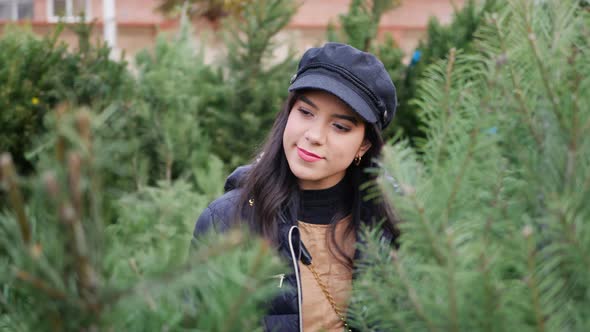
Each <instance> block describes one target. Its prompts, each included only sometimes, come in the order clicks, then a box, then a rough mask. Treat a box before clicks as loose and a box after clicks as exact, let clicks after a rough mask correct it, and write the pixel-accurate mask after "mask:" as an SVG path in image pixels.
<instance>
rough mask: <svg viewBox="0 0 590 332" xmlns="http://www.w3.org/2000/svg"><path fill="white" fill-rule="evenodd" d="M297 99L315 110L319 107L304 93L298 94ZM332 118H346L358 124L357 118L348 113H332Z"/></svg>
mask: <svg viewBox="0 0 590 332" xmlns="http://www.w3.org/2000/svg"><path fill="white" fill-rule="evenodd" d="M299 99H300V100H301V101H303V102H304V103H306V104H308V105H309V106H311V107H313V108H315V109H316V110H317V109H319V107H318V106H317V105H316V104H315V103H314V102H313V101H311V100H310V99H309V98H307V97H306V96H304V95H300V96H299ZM332 117H333V118H338V119H342V120H347V121H350V122H352V124H354V125H355V126H356V125H358V122H359V121H358V119H357V118H356V117H354V116H350V115H345V114H332Z"/></svg>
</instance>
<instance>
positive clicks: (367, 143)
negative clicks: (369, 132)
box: [356, 138, 372, 157]
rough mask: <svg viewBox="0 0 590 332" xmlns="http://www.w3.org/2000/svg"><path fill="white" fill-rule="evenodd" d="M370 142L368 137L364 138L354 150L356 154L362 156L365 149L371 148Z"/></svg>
mask: <svg viewBox="0 0 590 332" xmlns="http://www.w3.org/2000/svg"><path fill="white" fill-rule="evenodd" d="M371 146H372V144H371V142H370V141H369V140H368V139H366V138H365V139H364V140H363V143H362V144H361V146H360V147H359V149H358V151H357V152H356V156H361V157H362V156H364V155H365V153H366V152H367V151H369V149H370V148H371Z"/></svg>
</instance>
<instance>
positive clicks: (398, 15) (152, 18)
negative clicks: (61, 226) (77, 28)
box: [0, 0, 465, 57]
mask: <svg viewBox="0 0 590 332" xmlns="http://www.w3.org/2000/svg"><path fill="white" fill-rule="evenodd" d="M464 2H465V0H402V1H401V5H400V6H399V7H397V8H395V9H393V10H391V11H390V12H388V13H386V14H385V15H383V17H382V19H381V22H380V28H379V36H380V37H383V36H384V35H385V34H387V33H389V34H391V35H392V36H393V38H394V39H395V41H396V42H397V43H398V45H399V46H400V47H401V49H402V50H404V52H405V54H406V55H409V54H411V53H412V51H413V49H414V47H415V46H416V45H417V43H418V41H419V39H420V38H421V37H422V36H424V34H425V31H426V26H427V23H428V19H429V18H430V17H431V16H436V17H437V18H438V19H439V21H440V22H441V23H443V24H444V23H447V22H449V21H450V20H451V17H452V14H453V11H454V10H455V9H456V8H458V7H461V6H462V5H463V3H464ZM349 4H350V0H307V1H305V0H304V1H301V6H300V7H299V10H298V12H297V13H296V14H295V16H294V17H293V19H292V20H291V22H290V24H289V25H288V27H287V29H286V30H285V31H282V32H281V33H280V34H279V38H282V39H284V40H285V43H284V44H285V45H290V46H291V47H296V48H297V49H299V50H304V49H306V48H308V47H311V46H314V45H318V44H321V43H322V42H323V41H324V40H325V38H326V29H327V27H328V24H329V23H330V22H332V23H333V24H336V23H337V22H338V15H340V14H343V13H346V12H347V10H348V6H349ZM158 5H159V1H157V0H0V31H1V30H2V29H3V27H4V26H5V25H6V24H9V23H14V22H15V21H16V22H17V24H30V25H31V27H32V29H33V31H34V32H35V33H38V34H41V35H43V34H47V33H50V32H51V31H52V30H53V29H54V28H55V26H56V24H57V22H58V21H60V20H62V21H64V22H69V23H74V22H76V21H77V20H79V18H78V17H77V16H78V14H79V13H84V15H85V17H86V20H88V21H95V23H96V28H95V30H94V35H95V37H96V38H98V39H103V38H104V36H105V21H106V22H107V23H108V22H109V17H111V20H110V21H111V22H112V23H114V24H116V25H113V27H115V26H116V28H114V29H113V28H112V29H110V32H107V35H109V34H110V36H111V37H110V38H109V39H110V40H111V43H112V45H113V46H114V49H115V51H116V52H115V53H119V52H121V51H124V52H125V54H126V55H127V56H128V57H129V56H133V55H135V54H136V53H137V52H138V51H140V50H142V49H145V48H149V47H150V46H151V45H153V44H154V42H155V39H156V36H157V35H158V33H159V32H165V31H174V30H175V29H176V28H177V26H178V19H174V18H170V17H166V16H165V15H163V14H162V13H161V12H159V11H157V10H156V8H157V7H158ZM105 18H106V19H105ZM193 22H194V25H195V31H196V32H197V33H200V32H207V31H211V30H216V29H218V26H219V23H218V22H217V21H210V20H207V19H206V18H199V19H195V20H193ZM107 27H108V24H107ZM208 36H209V38H207V39H206V40H207V48H208V49H211V50H213V51H212V52H210V54H211V55H210V56H213V57H214V55H215V50H218V49H219V47H220V45H221V41H220V40H219V39H218V37H216V36H215V35H214V34H208ZM61 38H62V39H63V40H65V41H66V42H68V43H73V42H75V39H76V38H75V35H74V33H72V32H71V31H67V29H66V31H64V32H63V33H62V34H61ZM285 47H287V46H285Z"/></svg>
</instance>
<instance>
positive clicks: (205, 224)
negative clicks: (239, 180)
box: [193, 188, 242, 237]
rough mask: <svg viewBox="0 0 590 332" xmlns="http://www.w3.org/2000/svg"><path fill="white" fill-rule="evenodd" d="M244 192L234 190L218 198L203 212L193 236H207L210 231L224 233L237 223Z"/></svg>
mask: <svg viewBox="0 0 590 332" xmlns="http://www.w3.org/2000/svg"><path fill="white" fill-rule="evenodd" d="M241 193H242V190H241V189H239V188H238V189H234V190H231V191H228V192H226V193H225V194H223V195H222V196H221V197H219V198H217V199H216V200H214V201H213V202H211V204H209V206H207V207H206V208H205V210H203V213H201V215H200V216H199V218H198V219H197V222H196V224H195V230H194V232H193V236H195V237H197V236H199V235H202V234H205V233H207V232H209V231H215V232H224V231H226V230H227V229H229V228H231V226H232V225H233V224H235V223H236V220H234V219H235V216H236V209H238V204H239V200H240V196H241Z"/></svg>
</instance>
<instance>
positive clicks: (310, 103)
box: [299, 95, 318, 110]
mask: <svg viewBox="0 0 590 332" xmlns="http://www.w3.org/2000/svg"><path fill="white" fill-rule="evenodd" d="M299 99H301V100H302V101H303V102H304V103H306V104H309V106H311V107H313V108H315V109H316V110H317V109H318V105H316V104H314V102H313V101H311V100H309V98H307V97H306V96H303V95H301V96H299Z"/></svg>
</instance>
